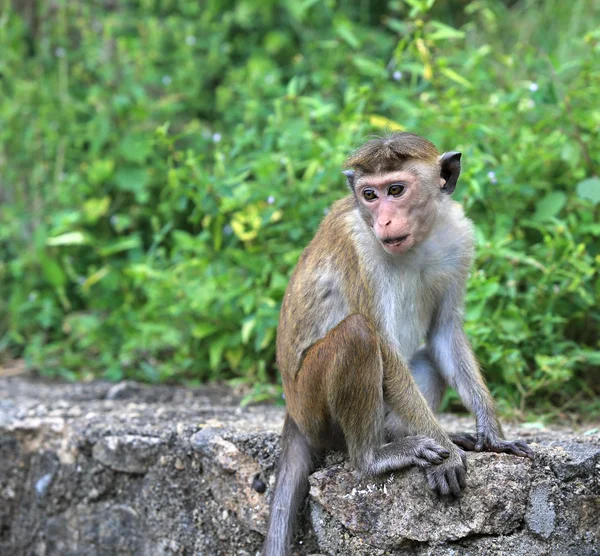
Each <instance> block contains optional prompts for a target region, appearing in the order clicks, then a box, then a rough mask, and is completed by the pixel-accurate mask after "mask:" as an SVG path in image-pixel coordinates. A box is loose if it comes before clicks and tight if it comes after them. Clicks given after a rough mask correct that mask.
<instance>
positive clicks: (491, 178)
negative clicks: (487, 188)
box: [487, 170, 498, 183]
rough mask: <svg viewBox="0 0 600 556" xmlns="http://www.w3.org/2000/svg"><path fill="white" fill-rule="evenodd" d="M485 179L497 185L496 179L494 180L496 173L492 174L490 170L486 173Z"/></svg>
mask: <svg viewBox="0 0 600 556" xmlns="http://www.w3.org/2000/svg"><path fill="white" fill-rule="evenodd" d="M487 177H488V178H489V180H490V181H491V182H492V183H498V179H497V178H496V172H494V171H493V170H490V171H489V172H488V173H487Z"/></svg>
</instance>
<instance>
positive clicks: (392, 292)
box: [378, 273, 436, 359]
mask: <svg viewBox="0 0 600 556" xmlns="http://www.w3.org/2000/svg"><path fill="white" fill-rule="evenodd" d="M435 297H436V296H435V295H434V293H433V291H432V290H431V288H430V287H429V285H428V283H427V281H426V280H425V279H424V278H423V277H422V276H421V275H420V274H419V273H399V274H398V275H394V276H391V277H390V279H389V280H387V281H386V283H384V284H381V290H380V292H379V295H378V299H379V303H378V305H379V307H378V309H379V311H378V313H379V321H380V322H379V326H380V330H382V331H383V333H384V334H385V336H386V338H387V340H388V342H390V344H391V345H393V346H395V347H396V349H397V350H398V352H399V353H400V354H401V355H402V356H403V357H404V358H405V359H410V358H411V357H412V356H413V355H414V354H415V352H416V351H417V349H418V348H419V346H420V345H421V344H422V343H423V342H424V341H425V338H426V336H427V331H428V329H429V326H430V323H431V319H432V316H433V310H434V306H435Z"/></svg>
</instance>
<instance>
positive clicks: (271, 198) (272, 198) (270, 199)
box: [267, 195, 275, 205]
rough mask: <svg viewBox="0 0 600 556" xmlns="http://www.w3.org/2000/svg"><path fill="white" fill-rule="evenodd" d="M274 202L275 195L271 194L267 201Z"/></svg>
mask: <svg viewBox="0 0 600 556" xmlns="http://www.w3.org/2000/svg"><path fill="white" fill-rule="evenodd" d="M274 202H275V197H273V195H269V197H268V198H267V203H269V204H270V205H272V204H273V203H274Z"/></svg>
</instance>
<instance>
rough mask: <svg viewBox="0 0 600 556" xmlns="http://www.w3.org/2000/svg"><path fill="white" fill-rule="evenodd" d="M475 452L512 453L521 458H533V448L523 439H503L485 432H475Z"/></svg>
mask: <svg viewBox="0 0 600 556" xmlns="http://www.w3.org/2000/svg"><path fill="white" fill-rule="evenodd" d="M475 451H476V452H496V453H504V454H513V455H515V456H520V457H522V458H529V459H533V458H534V454H533V450H532V449H531V448H530V447H529V445H528V444H527V443H526V442H525V441H523V440H504V439H502V438H498V437H494V436H490V435H487V434H485V433H478V434H477V443H476V444H475Z"/></svg>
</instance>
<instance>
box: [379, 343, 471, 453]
mask: <svg viewBox="0 0 600 556" xmlns="http://www.w3.org/2000/svg"><path fill="white" fill-rule="evenodd" d="M410 372H411V374H412V376H413V378H414V379H415V382H416V383H417V386H418V387H419V390H420V391H421V394H423V397H424V398H425V400H426V401H427V403H428V405H429V407H431V409H432V410H433V411H434V412H435V413H437V411H438V410H439V407H440V404H441V402H442V398H443V397H444V392H445V391H446V388H447V385H446V382H445V380H444V379H443V377H442V375H441V373H440V372H439V370H438V369H437V367H436V366H435V364H434V362H433V360H432V358H431V355H430V354H429V351H428V350H427V348H426V347H422V348H421V349H419V350H418V351H417V353H415V355H414V356H413V358H412V359H411V361H410ZM385 431H386V438H387V439H390V440H392V439H398V438H402V437H403V436H406V435H407V434H408V427H407V425H406V424H405V423H404V420H403V419H402V418H401V417H400V416H399V415H398V414H397V413H395V412H394V411H391V410H389V408H388V412H387V414H386V418H385ZM450 439H451V440H452V441H453V442H454V440H453V439H452V435H450ZM455 444H456V442H455ZM459 446H460V444H459ZM461 447H462V446H461Z"/></svg>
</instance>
